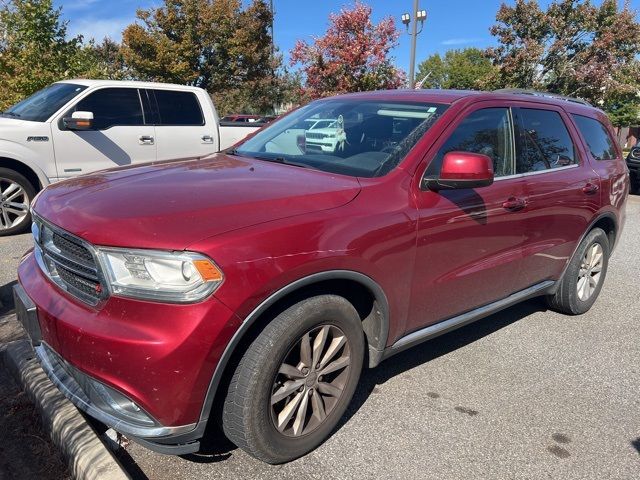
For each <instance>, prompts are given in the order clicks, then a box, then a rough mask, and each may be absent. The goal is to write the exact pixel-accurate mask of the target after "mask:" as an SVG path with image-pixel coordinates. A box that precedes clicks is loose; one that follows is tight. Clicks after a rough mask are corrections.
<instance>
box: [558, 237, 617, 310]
mask: <svg viewBox="0 0 640 480" xmlns="http://www.w3.org/2000/svg"><path fill="white" fill-rule="evenodd" d="M596 244H599V245H600V246H601V247H602V266H601V273H600V276H599V277H598V280H597V284H596V286H595V289H594V290H593V292H592V293H591V294H590V296H589V297H588V298H587V299H581V298H580V295H579V292H578V288H579V284H578V282H579V275H580V272H581V266H582V264H583V259H584V258H585V255H586V254H587V252H588V251H589V249H591V248H593V247H594V245H596ZM609 255H610V245H609V237H607V234H606V233H605V232H604V231H603V230H602V229H600V228H594V229H593V230H591V231H590V232H589V233H588V234H587V236H586V237H585V238H584V239H583V240H582V242H580V245H579V247H578V249H577V250H576V252H575V254H574V256H573V258H572V259H571V261H570V262H569V266H568V267H567V270H566V271H565V273H564V275H563V277H562V279H561V280H559V283H560V285H559V287H558V290H557V291H556V293H555V295H549V296H547V302H548V304H549V307H551V308H552V309H553V310H556V311H558V312H560V313H565V314H568V315H581V314H583V313H585V312H587V311H588V310H589V309H590V308H591V307H592V306H593V304H594V303H595V301H596V300H597V298H598V295H599V294H600V290H602V285H603V284H604V281H605V278H606V276H607V268H608V266H609ZM588 273H589V275H592V274H591V271H589V272H588Z"/></svg>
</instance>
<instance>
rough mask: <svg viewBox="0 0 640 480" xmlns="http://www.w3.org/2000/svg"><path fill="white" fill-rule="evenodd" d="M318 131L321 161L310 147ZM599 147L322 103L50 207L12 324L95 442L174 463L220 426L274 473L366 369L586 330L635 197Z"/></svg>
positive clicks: (409, 111)
mask: <svg viewBox="0 0 640 480" xmlns="http://www.w3.org/2000/svg"><path fill="white" fill-rule="evenodd" d="M318 118H321V119H334V120H335V124H334V127H332V128H334V130H335V131H332V133H331V134H332V135H334V137H335V138H334V140H335V142H332V144H333V143H335V146H334V147H332V148H330V149H327V150H322V151H319V150H318V149H309V150H307V148H306V147H305V132H306V128H308V126H309V125H310V124H312V123H313V120H314V119H318ZM613 138H614V137H613V132H612V128H611V125H610V123H609V121H608V120H607V118H606V116H605V115H604V114H603V113H602V112H601V111H599V110H597V109H595V108H593V107H591V106H589V105H586V104H584V103H583V102H580V101H577V100H572V99H564V98H559V97H552V96H549V95H546V94H536V93H530V92H519V93H505V92H497V93H496V92H494V93H478V92H458V91H439V92H434V91H426V90H425V91H389V92H373V93H360V94H353V95H345V96H340V97H335V98H329V99H324V100H320V101H317V102H313V103H311V104H309V105H307V106H305V107H303V108H300V109H298V110H296V111H294V112H293V113H291V114H289V115H287V116H286V117H283V118H282V119H279V120H278V121H276V122H274V123H273V124H271V125H270V126H268V127H266V128H264V129H263V130H261V131H259V132H257V133H256V134H255V135H253V136H252V137H251V138H249V139H247V140H245V141H244V142H243V143H241V144H239V145H237V146H236V147H235V148H234V149H232V150H230V151H227V152H226V153H224V154H217V155H213V156H210V157H207V158H196V159H191V160H180V161H173V162H164V163H152V164H147V165H142V166H135V167H130V168H121V169H116V170H111V171H104V172H98V173H96V174H93V175H89V176H85V177H80V178H77V179H73V180H69V181H64V182H61V183H57V184H54V185H51V186H50V187H48V188H47V189H46V190H44V191H43V192H42V193H41V194H40V195H39V197H38V198H37V199H36V202H35V205H34V208H33V210H34V211H33V214H34V215H33V216H34V219H35V222H34V224H33V235H34V239H35V249H34V251H33V252H31V253H29V254H28V255H27V256H26V257H25V258H24V259H23V261H22V263H21V265H20V267H19V286H17V287H16V290H15V297H16V310H17V312H18V316H19V317H20V319H21V321H22V322H23V324H24V325H25V327H26V329H27V331H28V332H29V333H30V336H31V338H32V341H33V344H34V345H35V349H36V352H37V355H38V357H39V359H40V361H41V363H42V365H43V367H44V369H45V370H46V372H47V373H48V375H49V377H50V378H51V379H52V381H53V382H54V383H55V384H56V385H57V386H58V387H59V388H60V390H61V391H62V392H64V394H65V395H66V396H67V397H68V398H69V399H71V401H73V402H74V403H75V404H76V405H77V406H78V407H79V408H80V409H82V410H84V411H85V412H87V413H88V414H89V415H91V416H93V417H95V418H96V419H98V420H99V421H101V422H103V423H105V424H106V425H109V426H111V427H113V428H115V429H116V430H117V431H119V432H122V433H123V434H125V435H127V436H129V437H131V438H132V439H134V440H135V441H137V442H140V443H141V444H143V445H145V446H147V447H149V448H151V449H154V450H157V451H160V452H164V453H174V454H184V453H188V452H194V451H197V450H198V448H199V439H200V438H201V437H202V436H203V434H204V432H205V427H206V426H207V423H208V422H216V421H217V422H219V423H220V424H221V426H222V430H223V431H224V433H225V435H226V436H227V437H228V438H229V439H230V440H231V441H232V442H234V443H235V444H236V445H238V446H239V447H241V448H242V449H244V450H246V451H247V452H249V453H250V454H251V455H253V456H255V457H257V458H259V459H261V460H263V461H266V462H269V463H280V462H286V461H289V460H292V459H294V458H296V457H299V456H301V455H304V454H305V453H307V452H309V451H310V450H312V449H313V448H315V447H316V446H318V445H319V444H320V443H321V442H322V441H324V440H325V439H326V438H327V436H328V435H329V434H330V433H331V431H332V430H333V429H334V428H335V426H336V425H337V423H338V421H339V419H340V417H341V416H342V415H343V413H344V412H345V409H346V408H347V405H348V404H349V401H350V400H351V397H352V395H353V393H354V390H355V389H356V384H357V383H358V378H359V376H360V373H361V370H362V368H363V367H375V366H377V365H378V364H380V362H382V361H383V360H385V359H387V358H389V357H391V356H393V355H394V354H395V353H398V352H400V351H402V350H404V349H406V348H408V347H411V346H414V345H417V344H419V343H421V342H424V341H425V340H429V339H432V338H434V337H436V336H438V335H440V334H443V333H445V332H448V331H451V330H453V329H455V328H457V327H460V326H463V325H467V324H469V323H471V322H473V321H476V320H479V319H482V318H483V317H487V316H488V315H490V314H492V313H494V312H496V311H498V310H501V309H504V308H506V307H508V306H510V305H513V304H514V303H516V302H520V301H523V300H525V299H528V298H531V297H535V296H545V297H546V298H547V299H548V301H549V304H550V306H551V307H552V308H553V309H555V310H558V311H560V312H564V313H567V314H581V313H584V312H586V311H587V310H589V308H590V307H591V306H592V305H593V303H594V302H595V300H596V298H597V296H598V294H599V293H600V289H601V288H602V285H603V283H604V279H605V275H606V272H607V262H608V259H609V256H610V254H611V252H612V250H613V248H614V245H615V243H616V241H617V240H618V238H619V237H620V233H621V230H622V227H623V224H624V207H625V202H626V199H627V196H628V191H629V172H628V170H627V167H626V165H625V162H624V160H623V159H622V154H621V151H620V149H619V147H618V146H617V145H616V143H615V142H614V140H613Z"/></svg>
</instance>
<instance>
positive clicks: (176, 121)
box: [146, 88, 219, 160]
mask: <svg viewBox="0 0 640 480" xmlns="http://www.w3.org/2000/svg"><path fill="white" fill-rule="evenodd" d="M146 92H147V94H148V95H149V99H150V102H151V105H152V106H153V109H154V114H155V120H154V123H155V125H156V144H157V148H158V160H173V159H179V158H190V157H204V156H207V155H210V154H212V153H215V152H217V151H218V149H219V145H218V138H217V137H218V129H217V127H216V125H217V123H216V122H217V119H216V118H215V116H214V115H213V108H212V107H211V106H210V105H209V104H202V103H201V100H200V99H199V98H198V95H196V94H195V93H194V92H192V91H180V90H165V89H160V88H156V89H153V90H146Z"/></svg>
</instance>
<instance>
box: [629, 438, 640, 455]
mask: <svg viewBox="0 0 640 480" xmlns="http://www.w3.org/2000/svg"><path fill="white" fill-rule="evenodd" d="M631 445H633V448H635V449H636V451H637V452H638V453H640V437H638V438H636V439H635V440H634V441H632V442H631Z"/></svg>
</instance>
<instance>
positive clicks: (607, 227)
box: [591, 216, 616, 248]
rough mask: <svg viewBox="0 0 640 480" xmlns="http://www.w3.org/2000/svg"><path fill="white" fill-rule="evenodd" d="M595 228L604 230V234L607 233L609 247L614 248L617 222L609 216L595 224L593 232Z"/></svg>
mask: <svg viewBox="0 0 640 480" xmlns="http://www.w3.org/2000/svg"><path fill="white" fill-rule="evenodd" d="M594 228H601V229H602V230H604V233H606V234H607V237H608V238H609V245H610V246H611V248H613V245H614V244H615V241H616V222H615V221H614V220H613V219H612V218H611V217H609V216H606V217H602V218H600V219H599V220H598V221H597V222H596V223H594V224H593V226H592V227H591V230H593V229H594Z"/></svg>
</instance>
